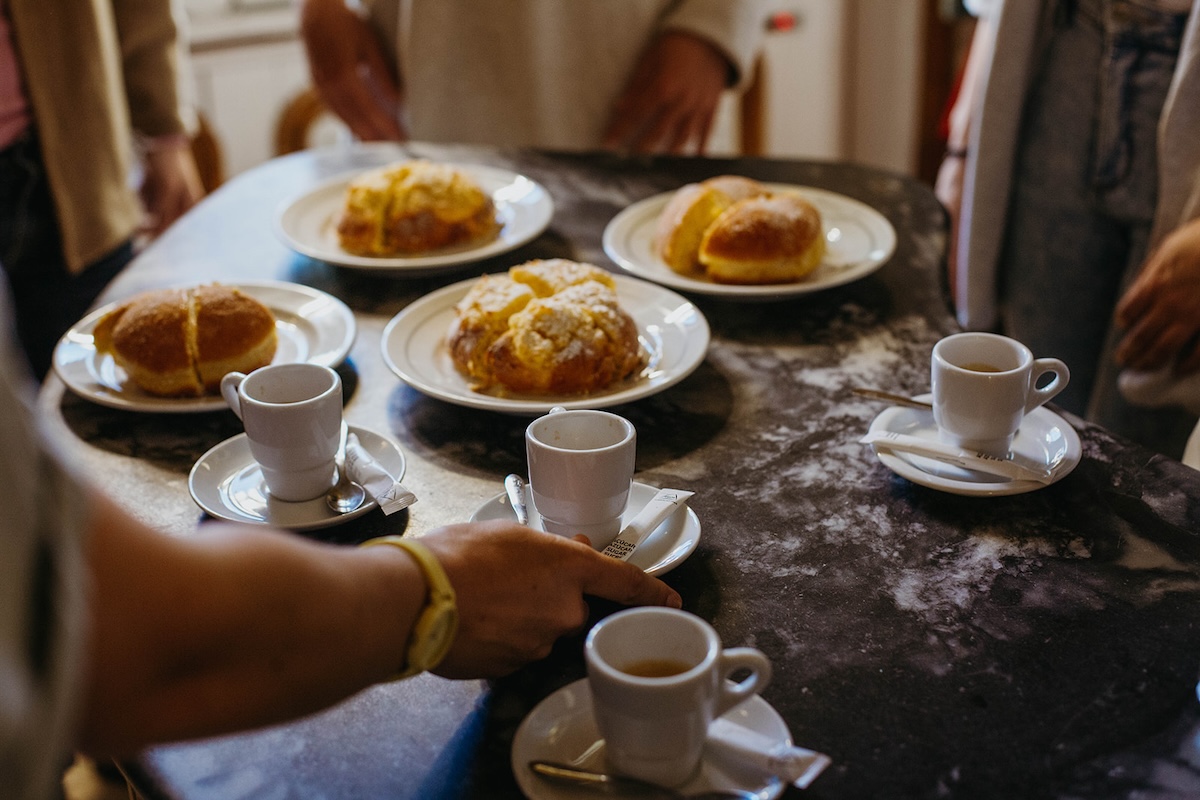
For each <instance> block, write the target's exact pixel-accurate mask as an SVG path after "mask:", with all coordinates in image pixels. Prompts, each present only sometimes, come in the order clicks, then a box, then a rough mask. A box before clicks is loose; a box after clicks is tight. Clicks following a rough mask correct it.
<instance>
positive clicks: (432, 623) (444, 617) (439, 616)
mask: <svg viewBox="0 0 1200 800" xmlns="http://www.w3.org/2000/svg"><path fill="white" fill-rule="evenodd" d="M378 544H387V545H391V546H392V547H399V548H400V549H401V550H403V551H405V552H406V553H408V554H409V555H411V556H412V557H413V558H414V559H416V562H417V564H418V565H419V566H420V567H421V571H422V572H424V573H425V582H426V583H427V584H428V585H429V599H428V600H426V602H425V608H424V609H422V611H421V614H420V616H418V617H417V621H416V624H414V625H413V629H412V634H411V635H410V636H409V639H408V652H407V654H406V656H405V657H406V659H407V662H406V663H405V664H404V667H403V668H402V669H401V670H400V673H399V674H398V675H396V676H395V677H394V678H393V680H399V679H401V678H408V677H411V676H413V675H416V674H417V673H419V672H424V671H425V670H429V669H433V668H434V667H436V666H437V665H438V664H440V663H441V661H442V659H443V658H445V657H446V653H448V652H449V651H450V645H452V644H453V643H454V635H455V634H456V633H458V605H457V603H456V602H455V597H454V587H452V586H451V585H450V579H449V578H447V577H446V572H445V570H443V569H442V565H441V564H440V563H439V562H438V560H437V557H436V556H434V554H433V553H432V552H430V550H429V548H428V547H426V546H425V545H424V544H422V543H421V542H420V541H418V540H417V539H411V538H405V537H402V536H380V537H379V538H377V539H368V540H367V541H365V542H363V543H362V546H363V547H371V546H373V545H378Z"/></svg>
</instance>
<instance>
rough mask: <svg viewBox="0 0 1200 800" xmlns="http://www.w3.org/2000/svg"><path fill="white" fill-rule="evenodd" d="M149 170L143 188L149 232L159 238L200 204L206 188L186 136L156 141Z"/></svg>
mask: <svg viewBox="0 0 1200 800" xmlns="http://www.w3.org/2000/svg"><path fill="white" fill-rule="evenodd" d="M145 170H146V173H145V178H144V179H143V181H142V188H141V195H142V203H143V204H144V205H145V207H146V215H147V220H146V225H145V228H146V231H147V232H148V233H149V234H151V235H152V236H158V235H159V234H160V233H162V232H163V231H165V230H166V229H167V227H168V226H169V225H170V224H171V223H172V222H174V221H175V220H177V219H179V218H180V217H181V216H183V213H184V212H185V211H187V210H188V209H189V208H191V207H192V206H194V205H196V203H198V202H200V198H202V197H204V184H203V183H202V182H201V180H200V170H199V169H198V168H197V167H196V159H195V157H194V156H193V155H192V148H191V143H190V142H189V141H188V138H187V137H186V136H184V135H180V136H178V137H170V138H165V139H159V140H155V141H153V142H152V143H151V145H150V146H149V147H148V148H147V150H146V154H145Z"/></svg>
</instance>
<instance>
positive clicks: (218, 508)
mask: <svg viewBox="0 0 1200 800" xmlns="http://www.w3.org/2000/svg"><path fill="white" fill-rule="evenodd" d="M349 428H350V432H351V433H355V434H357V435H358V440H359V442H360V443H361V444H362V446H363V447H364V448H365V449H366V451H367V452H368V453H370V454H371V457H372V458H374V459H375V460H376V461H378V462H379V464H380V465H381V466H382V467H383V468H384V469H386V470H387V471H388V472H390V473H391V474H392V475H393V476H395V478H396V480H400V479H401V478H403V477H404V469H405V460H404V454H403V453H402V452H401V451H400V447H399V446H398V445H397V444H396V443H395V442H393V441H392V440H391V439H388V438H387V437H386V436H380V435H379V434H378V433H374V432H373V431H369V430H366V429H365V428H359V427H357V426H354V425H351V426H349ZM188 491H189V492H191V494H192V499H193V500H195V501H196V505H198V506H200V508H202V509H203V510H204V511H205V513H207V514H208V515H209V516H213V517H216V518H217V519H224V520H229V521H230V522H252V523H257V524H260V525H271V526H274V527H279V528H288V529H290V530H297V531H300V530H312V529H316V528H328V527H330V526H332V525H339V524H341V523H343V522H347V521H349V520H352V519H354V518H356V517H361V516H362V515H363V514H366V513H367V512H368V511H370V510H371V509H373V508H375V507H376V506H377V505H378V504H377V503H376V502H375V501H374V500H373V499H371V496H370V495H367V498H366V500H364V501H363V504H362V505H361V506H359V507H358V508H356V509H354V510H353V511H350V512H348V513H346V514H338V513H336V512H334V511H332V510H331V509H330V508H329V506H328V505H326V503H325V498H324V496H322V497H318V498H317V499H315V500H306V501H304V502H300V503H288V502H284V501H282V500H276V499H274V498H272V497H271V496H270V495H269V494H268V492H267V490H266V485H265V484H264V482H263V477H262V470H261V469H259V467H258V464H257V462H255V460H254V456H253V455H251V454H250V443H249V441H248V440H247V439H246V434H244V433H239V434H238V435H237V436H234V437H233V438H232V439H226V440H225V441H223V442H221V443H220V444H219V445H217V446H216V447H214V448H212V449H211V450H209V451H208V452H207V453H205V454H204V455H202V456H200V459H199V460H198V461H196V463H195V465H194V466H193V467H192V471H191V473H190V474H189V475H188Z"/></svg>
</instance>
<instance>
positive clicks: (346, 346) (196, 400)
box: [52, 280, 358, 414]
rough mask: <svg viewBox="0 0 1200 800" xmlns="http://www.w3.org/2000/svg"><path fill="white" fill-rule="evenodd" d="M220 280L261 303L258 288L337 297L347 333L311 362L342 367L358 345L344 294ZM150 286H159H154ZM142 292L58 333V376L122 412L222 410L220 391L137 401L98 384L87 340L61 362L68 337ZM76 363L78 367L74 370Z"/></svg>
mask: <svg viewBox="0 0 1200 800" xmlns="http://www.w3.org/2000/svg"><path fill="white" fill-rule="evenodd" d="M211 283H212V282H209V284H204V283H195V282H189V283H180V284H172V285H170V286H163V287H159V288H160V289H164V290H170V289H186V288H191V287H194V286H204V285H210V284H211ZM218 283H220V284H221V285H222V286H227V287H229V288H232V289H238V290H239V291H245V292H246V294H248V295H250V296H252V297H254V298H255V299H256V300H259V301H260V302H262V300H261V298H260V297H259V296H256V295H255V294H254V290H256V289H263V290H265V291H268V290H269V291H282V292H288V293H290V294H292V295H294V296H296V297H304V298H308V299H318V298H319V299H322V300H328V301H332V302H331V304H330V307H331V308H332V309H334V312H335V314H336V316H337V317H338V318H339V319H341V320H342V321H343V323H344V327H345V334H344V335H343V336H342V339H341V341H339V342H338V344H337V346H336V347H334V348H331V349H329V350H328V351H326V352H324V353H322V354H319V356H317V357H314V358H311V359H309V360H308V362H309V363H314V364H321V365H324V366H327V367H336V366H338V365H339V364H341V363H342V362H344V361H345V360H346V358H347V357H348V356H349V355H350V351H351V350H352V349H353V347H354V342H355V341H356V340H357V338H358V320H357V319H356V318H355V316H354V312H353V311H352V310H351V309H350V307H349V306H348V305H346V303H345V302H344V301H342V300H341V299H340V298H338V297H334V296H333V295H332V294H330V293H329V292H326V291H324V290H322V289H318V288H316V287H314V286H309V285H307V284H303V283H296V282H294V281H276V280H257V281H255V280H249V281H239V282H237V283H226V282H224V281H218ZM147 291H156V290H155V289H150V290H147ZM139 293H140V292H134V293H132V294H130V295H129V296H128V297H124V298H121V299H118V300H114V301H112V302H110V303H105V304H104V305H103V306H100V307H99V308H97V309H95V310H93V311H91V312H89V313H88V314H86V315H84V316H83V317H82V318H81V319H79V321H77V322H76V323H75V324H74V325H72V326H71V327H70V328H69V329H68V330H67V332H66V333H64V334H63V335H62V336H61V337H60V338H59V340H58V343H57V344H56V345H55V347H54V355H53V359H52V364H53V368H54V372H55V374H56V375H57V376H58V378H59V379H60V380H61V381H62V382H63V384H64V385H65V386H66V387H67V388H68V389H70V390H71V392H72V393H74V394H76V395H78V396H79V397H82V398H83V399H85V400H88V401H90V402H93V403H96V404H97V405H102V406H106V407H108V408H115V409H118V410H121V411H136V412H142V413H152V414H192V413H205V412H209V411H220V410H222V409H226V408H228V406H227V405H226V403H225V401H224V399H223V398H221V397H219V396H205V397H154V396H152V395H140V396H138V399H137V400H136V401H132V400H130V399H129V398H128V397H125V396H124V393H123V392H116V391H113V390H112V389H110V388H109V387H108V386H107V385H103V384H97V383H96V382H95V381H93V380H92V379H91V378H92V372H91V370H90V369H89V368H87V367H79V365H82V364H85V362H88V361H89V360H92V359H95V358H97V357H98V354H97V352H96V349H95V346H94V345H93V346H91V347H87V346H85V345H82V344H78V343H76V344H74V345H73V346H76V347H80V348H83V349H84V350H85V351H87V352H85V354H84V355H82V356H81V357H79V358H76V359H73V360H72V361H70V362H68V363H63V362H62V361H61V359H60V355H61V354H62V352H64V351H65V349H66V348H67V347H68V346H72V345H70V344H68V339H70V338H71V337H72V336H79V335H89V336H90V335H91V333H92V331H94V330H95V326H96V324H97V323H98V322H99V320H100V319H101V318H102V317H103V316H104V315H105V314H107V313H109V312H110V311H112V310H113V309H115V308H117V307H118V306H120V305H121V304H122V303H125V302H127V301H128V300H130V299H131V298H133V297H136V296H137V295H138V294H139ZM72 367H78V368H77V369H72ZM80 369H82V370H83V374H82V375H81V374H78V373H79V370H80ZM84 377H86V380H83V379H82V378H84ZM94 387H99V389H100V391H97V390H96V388H94Z"/></svg>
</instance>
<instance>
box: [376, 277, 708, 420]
mask: <svg viewBox="0 0 1200 800" xmlns="http://www.w3.org/2000/svg"><path fill="white" fill-rule="evenodd" d="M614 278H615V280H616V284H617V297H618V299H619V300H620V303H621V307H622V308H624V309H625V310H626V311H628V312H629V314H630V316H632V317H633V320H634V322H635V323H636V324H637V327H638V335H639V337H640V339H641V343H642V348H643V349H644V350H645V352H646V354H647V356H648V359H647V365H646V367H645V368H644V369H643V370H642V371H641V372H640V373H639V374H638V375H636V376H633V377H631V378H628V379H626V380H625V381H622V382H621V383H619V384H617V385H615V386H613V387H611V388H610V389H608V390H605V391H603V392H597V393H594V394H589V395H517V394H498V393H497V394H490V393H486V392H479V391H476V390H475V389H473V388H471V384H470V382H469V381H468V380H467V378H465V377H464V376H463V375H462V373H460V372H459V371H458V369H456V368H455V366H454V362H453V361H452V360H451V358H450V352H449V350H448V349H447V347H446V332H447V331H448V330H449V329H450V323H451V322H452V321H453V320H454V306H455V304H456V303H457V302H458V301H459V300H461V299H462V297H463V295H465V294H466V293H467V290H468V289H470V288H471V286H473V285H474V283H475V280H476V279H471V280H465V281H460V282H459V283H455V284H452V285H450V286H447V287H445V288H443V289H439V290H438V291H436V292H433V293H431V294H428V295H426V296H425V297H422V298H421V299H419V300H417V301H416V302H414V303H412V304H411V305H409V306H408V307H407V308H405V309H404V310H403V311H401V312H400V313H399V314H397V315H396V316H395V317H393V318H392V320H391V321H390V322H388V324H387V327H385V328H384V331H383V343H382V347H383V360H384V361H385V362H386V363H387V365H388V367H389V368H390V369H391V370H392V372H394V373H396V375H398V376H399V377H400V379H401V380H403V381H404V382H405V383H407V384H408V385H410V386H412V387H413V388H414V389H416V390H417V391H419V392H421V393H423V394H427V395H429V396H430V397H436V398H438V399H440V400H445V401H446V402H449V403H455V404H458V405H463V406H468V407H470V408H481V409H486V410H490V411H501V412H504V413H508V414H529V415H535V414H544V413H546V412H547V411H549V410H550V409H551V408H553V407H554V406H562V407H563V408H605V407H607V406H614V405H619V404H621V403H629V402H632V401H634V400H639V399H641V398H643V397H648V396H650V395H652V394H656V393H658V392H661V391H663V390H664V389H666V388H668V387H671V386H674V385H675V384H676V383H678V382H679V381H681V380H683V379H684V378H686V377H687V376H688V375H690V374H691V373H692V371H693V370H695V369H696V367H698V366H700V363H701V362H702V361H704V356H705V354H706V353H707V352H708V340H709V335H710V334H709V329H708V320H706V319H705V318H704V315H703V314H701V313H700V310H699V309H697V308H696V307H695V306H694V305H693V304H692V303H691V302H689V301H688V300H686V299H684V298H682V297H680V296H679V295H677V294H675V293H674V292H672V291H669V290H667V289H664V288H662V287H661V286H656V285H654V284H652V283H646V282H645V281H639V280H634V279H633V278H626V277H624V276H622V275H616V276H614Z"/></svg>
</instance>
